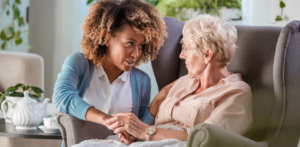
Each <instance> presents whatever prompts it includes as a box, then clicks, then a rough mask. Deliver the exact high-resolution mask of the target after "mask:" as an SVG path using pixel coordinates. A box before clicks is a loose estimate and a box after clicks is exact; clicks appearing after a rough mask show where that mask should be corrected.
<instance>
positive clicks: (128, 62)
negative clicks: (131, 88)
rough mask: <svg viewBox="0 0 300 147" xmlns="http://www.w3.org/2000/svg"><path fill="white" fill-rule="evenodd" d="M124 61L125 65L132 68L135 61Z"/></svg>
mask: <svg viewBox="0 0 300 147" xmlns="http://www.w3.org/2000/svg"><path fill="white" fill-rule="evenodd" d="M125 61H126V62H127V64H128V65H129V66H133V65H134V63H135V61H128V60H125Z"/></svg>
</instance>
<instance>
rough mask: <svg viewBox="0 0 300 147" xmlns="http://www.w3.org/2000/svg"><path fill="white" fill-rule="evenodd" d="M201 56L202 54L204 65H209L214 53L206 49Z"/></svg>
mask: <svg viewBox="0 0 300 147" xmlns="http://www.w3.org/2000/svg"><path fill="white" fill-rule="evenodd" d="M203 54H204V63H205V64H208V63H210V62H211V61H212V58H213V56H214V51H213V50H211V49H206V50H205V51H204V53H203Z"/></svg>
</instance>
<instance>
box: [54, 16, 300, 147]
mask: <svg viewBox="0 0 300 147" xmlns="http://www.w3.org/2000/svg"><path fill="white" fill-rule="evenodd" d="M164 20H165V22H166V26H167V32H168V37H167V38H165V43H164V45H163V46H162V48H161V50H160V51H159V55H158V57H157V59H155V60H154V61H152V67H153V71H154V74H155V77H156V81H157V84H158V87H159V90H160V89H162V88H163V87H164V86H165V85H167V84H169V83H171V82H172V81H174V80H176V79H178V78H179V77H181V76H183V75H186V74H187V69H186V67H185V65H184V60H181V59H179V54H180V52H181V45H180V43H179V41H180V39H181V38H182V29H183V26H184V23H183V22H181V21H180V20H177V19H175V18H172V17H165V18H164ZM236 28H237V33H238V40H237V43H236V45H237V46H238V48H237V50H236V53H235V55H234V57H233V59H232V61H231V63H230V64H229V65H228V70H229V71H231V72H233V73H240V74H241V75H242V78H243V80H244V81H245V82H247V83H248V84H249V85H250V87H251V90H252V95H253V101H252V108H253V124H252V127H251V129H250V130H249V131H248V132H247V133H246V134H243V135H238V134H235V133H232V132H230V131H227V130H225V129H222V128H219V127H217V126H214V125H211V124H204V123H201V124H197V125H196V126H195V127H194V128H192V130H191V132H190V134H189V137H188V140H187V146H188V147H191V146H192V147H268V146H269V147H296V146H297V144H298V141H299V137H300V99H299V98H298V95H300V78H299V77H300V76H299V73H300V41H299V40H300V21H293V22H290V23H289V24H287V25H286V26H285V27H284V28H282V27H273V26H236ZM57 121H58V124H59V127H60V130H61V132H62V134H63V139H64V143H65V146H67V147H69V146H71V145H74V144H78V143H80V142H81V141H83V140H87V139H103V138H105V137H107V136H108V135H110V134H111V133H112V132H111V131H109V130H107V129H106V128H105V127H103V126H102V125H100V124H95V123H92V122H88V121H83V120H79V119H78V118H76V117H73V116H70V115H67V114H63V113H61V114H59V116H58V118H57Z"/></svg>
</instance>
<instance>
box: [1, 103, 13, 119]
mask: <svg viewBox="0 0 300 147" xmlns="http://www.w3.org/2000/svg"><path fill="white" fill-rule="evenodd" d="M5 103H11V105H12V107H13V106H14V103H13V102H12V101H11V100H5V101H3V102H2V104H1V109H2V112H3V114H4V119H7V120H10V121H11V118H8V117H7V115H6V113H7V112H6V110H5V108H4V104H5ZM8 106H9V105H8ZM8 109H9V108H7V110H8Z"/></svg>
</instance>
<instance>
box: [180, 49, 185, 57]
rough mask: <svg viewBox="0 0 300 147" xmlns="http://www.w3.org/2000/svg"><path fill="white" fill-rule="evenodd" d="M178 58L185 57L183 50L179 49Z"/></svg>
mask: <svg viewBox="0 0 300 147" xmlns="http://www.w3.org/2000/svg"><path fill="white" fill-rule="evenodd" d="M179 58H180V59H185V56H184V53H183V50H181V52H180V54H179Z"/></svg>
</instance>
